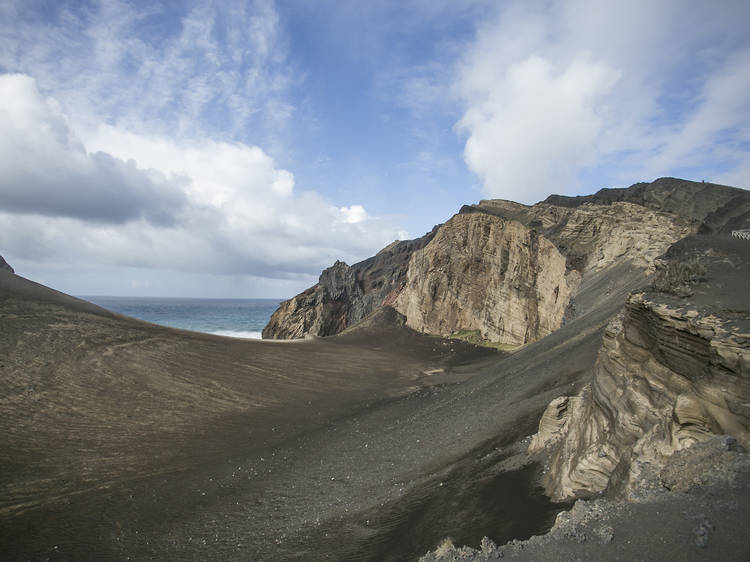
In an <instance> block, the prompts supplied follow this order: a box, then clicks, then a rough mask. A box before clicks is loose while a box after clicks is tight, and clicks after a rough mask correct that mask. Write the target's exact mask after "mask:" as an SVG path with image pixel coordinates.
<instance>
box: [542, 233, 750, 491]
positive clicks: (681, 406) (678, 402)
mask: <svg viewBox="0 0 750 562" xmlns="http://www.w3.org/2000/svg"><path fill="white" fill-rule="evenodd" d="M748 295H750V244H748V243H747V242H746V241H743V240H737V239H733V238H730V237H728V236H726V235H724V236H692V237H688V238H686V239H684V240H682V241H680V242H678V243H677V244H675V245H674V246H673V247H672V248H671V249H670V251H669V252H668V253H667V254H666V255H665V258H664V260H663V261H662V262H661V264H660V268H659V271H658V272H657V275H656V276H655V278H654V280H653V284H652V287H651V290H649V291H643V292H636V293H634V294H632V295H631V296H630V298H629V299H628V301H627V305H626V306H625V308H624V310H623V311H622V313H621V314H620V315H618V316H616V317H615V318H614V319H613V320H612V321H611V322H610V324H609V327H608V328H607V331H606V333H605V336H604V339H603V344H602V349H601V351H600V353H599V357H598V359H597V363H596V367H595V374H594V378H593V381H592V383H591V384H590V385H588V386H587V387H586V388H585V389H584V390H583V391H582V393H581V394H579V395H578V396H577V397H571V398H569V399H568V400H566V399H561V400H557V401H556V403H555V404H552V405H551V406H550V408H549V409H548V413H547V414H546V415H545V418H546V419H545V423H543V424H542V425H543V426H544V427H540V430H541V431H540V434H539V436H538V437H537V439H536V441H535V444H534V445H535V447H536V448H540V447H541V446H543V445H544V444H545V443H546V444H548V445H551V446H552V448H553V450H554V454H553V459H552V462H551V468H550V472H549V474H548V476H547V480H546V486H547V489H548V492H549V493H550V495H552V496H553V497H556V498H567V497H571V496H573V495H580V494H582V493H586V492H588V493H592V492H602V491H605V490H609V491H610V492H613V493H622V494H624V495H626V496H628V497H638V496H639V495H641V494H642V493H643V490H642V488H643V486H644V485H647V483H648V482H649V481H650V479H652V478H653V473H654V471H658V470H660V469H661V467H662V466H664V465H665V463H666V462H667V459H668V458H669V457H670V456H671V455H672V454H673V453H674V452H675V451H679V450H682V449H684V448H686V447H689V446H690V445H692V444H693V443H696V442H699V441H703V440H705V439H707V438H708V437H710V436H711V435H721V434H731V435H733V436H734V437H736V439H737V440H738V441H739V443H740V444H741V445H742V446H744V447H745V448H750V296H748ZM563 402H564V403H565V407H564V408H563V407H562V405H563ZM553 420H556V421H553Z"/></svg>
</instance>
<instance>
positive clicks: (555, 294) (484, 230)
mask: <svg viewBox="0 0 750 562" xmlns="http://www.w3.org/2000/svg"><path fill="white" fill-rule="evenodd" d="M566 272H567V271H566V265H565V258H564V257H563V256H562V255H561V254H560V252H559V251H558V249H557V248H556V247H555V245H554V244H552V243H551V242H550V241H548V240H547V239H545V238H543V237H541V236H539V235H538V234H536V233H535V232H534V231H533V230H530V229H529V228H527V227H525V226H523V225H522V224H521V223H519V222H516V221H512V220H505V219H502V218H499V217H497V216H493V215H488V214H484V213H471V214H459V215H456V216H454V217H453V218H451V219H450V220H449V221H448V222H446V223H445V224H444V225H442V226H441V227H440V229H439V230H438V231H437V234H436V235H435V237H434V238H433V239H432V240H431V241H430V243H429V244H427V245H426V246H425V247H424V248H422V249H420V250H418V251H416V252H414V254H413V255H412V256H411V259H410V261H409V268H408V270H407V273H406V284H405V286H404V288H403V290H402V291H401V293H400V294H399V296H398V298H397V299H396V306H395V308H396V310H398V311H399V312H401V313H402V314H404V315H405V316H406V319H407V320H406V323H407V325H408V326H409V327H411V328H413V329H415V330H418V331H421V332H428V333H432V334H439V335H443V336H448V335H450V334H452V333H453V332H455V331H456V330H471V331H473V330H478V331H479V333H480V335H481V337H482V338H483V339H485V340H491V341H495V342H501V343H505V344H512V345H520V344H524V343H527V342H531V341H535V340H537V339H539V338H541V337H544V336H546V335H547V334H549V333H551V332H552V331H554V330H556V329H557V328H559V327H560V323H561V321H562V318H563V315H564V313H565V308H566V307H567V305H568V302H569V299H570V292H571V291H570V287H569V286H568V281H567V279H566Z"/></svg>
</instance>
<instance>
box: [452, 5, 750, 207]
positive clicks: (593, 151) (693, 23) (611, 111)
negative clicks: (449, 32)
mask: <svg viewBox="0 0 750 562" xmlns="http://www.w3.org/2000/svg"><path fill="white" fill-rule="evenodd" d="M748 17H750V8H748V5H747V3H743V2H734V1H728V2H726V3H723V4H722V8H721V9H720V10H717V9H715V7H713V6H710V5H708V4H705V3H702V2H677V1H670V2H659V3H656V4H654V3H653V2H641V1H634V2H627V3H624V2H615V1H612V2H609V1H603V2H597V3H596V4H591V3H590V2H584V1H581V0H569V1H564V2H555V3H552V4H549V5H545V7H544V9H542V8H541V7H540V6H538V5H533V4H529V3H524V2H512V3H505V4H504V5H503V7H502V8H501V9H499V11H498V13H497V14H496V17H495V18H493V19H491V21H490V22H489V23H486V24H484V25H482V26H480V28H479V30H478V32H477V35H476V37H475V39H474V41H473V42H472V43H471V44H470V45H469V46H468V48H467V51H466V53H465V55H464V56H463V59H462V61H461V63H460V65H459V70H458V75H457V77H458V80H457V85H456V89H457V92H458V95H459V96H460V97H461V99H462V100H463V103H464V106H465V112H464V115H463V117H462V119H461V120H460V121H459V123H458V125H457V129H458V131H459V132H461V133H462V134H464V135H466V144H465V150H464V159H465V161H466V163H467V165H468V166H469V168H470V169H471V170H472V171H473V172H475V173H476V174H477V175H478V176H479V178H480V179H481V180H482V184H483V189H484V192H485V193H486V194H487V195H489V196H492V197H504V198H509V199H514V200H518V201H523V202H527V203H531V202H534V201H537V200H539V199H540V198H542V197H544V196H545V195H546V194H548V193H550V192H552V191H554V192H563V193H565V192H573V191H575V190H576V189H577V188H578V187H579V185H580V181H581V176H582V174H585V173H590V172H591V171H592V170H593V169H596V170H597V171H598V172H599V174H598V175H599V176H606V177H608V178H609V179H610V180H611V182H612V184H617V183H618V182H621V181H625V182H628V181H633V180H635V179H648V178H653V177H655V176H659V175H673V174H686V175H689V174H690V172H691V170H693V169H700V170H702V171H703V173H706V172H708V173H713V174H714V176H715V177H717V178H718V177H733V178H736V177H737V172H738V171H741V170H743V169H747V167H748V164H750V157H748V151H747V150H746V146H747V143H748V142H750V131H749V130H748V129H749V125H750V117H749V115H748V103H749V102H748V99H749V98H748V97H747V95H745V90H746V84H747V81H748V74H747V72H748V70H747V69H748V66H747V65H748V62H750V56H748V39H747V34H746V22H747V21H748ZM733 171H734V173H733ZM701 179H702V178H701ZM706 179H708V178H706ZM744 183H745V184H747V178H746V179H745V182H744Z"/></svg>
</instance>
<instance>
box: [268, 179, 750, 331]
mask: <svg viewBox="0 0 750 562" xmlns="http://www.w3.org/2000/svg"><path fill="white" fill-rule="evenodd" d="M749 217H750V194H748V192H746V191H743V190H739V189H736V188H732V187H726V186H718V185H714V184H705V183H699V182H689V181H685V180H678V179H674V178H661V179H659V180H656V181H655V182H653V183H650V184H645V183H643V184H635V185H633V186H631V187H629V188H625V189H604V190H601V191H599V192H598V193H596V194H594V195H589V196H586V197H563V196H551V197H549V198H548V199H547V200H545V201H544V202H542V203H537V204H536V205H532V206H526V205H521V204H519V203H513V202H510V201H503V200H488V201H481V202H480V203H479V204H477V205H470V206H464V207H463V208H462V209H461V211H460V213H459V214H458V215H456V216H455V217H453V218H452V219H450V220H449V221H448V222H446V223H445V224H443V225H439V226H437V227H435V229H433V231H432V232H431V233H429V234H427V235H425V236H424V237H422V238H419V239H417V240H413V241H406V242H397V243H394V244H392V245H390V246H388V247H387V248H385V249H383V250H382V251H381V252H380V253H378V255H376V256H374V257H372V258H369V259H368V260H365V261H363V262H360V263H358V264H355V265H353V266H351V267H350V266H347V265H346V264H343V263H341V262H337V263H336V264H335V265H334V266H333V267H332V268H329V269H327V270H326V271H324V272H323V274H322V275H321V277H320V281H319V282H318V284H316V285H315V286H313V287H311V288H310V289H308V290H307V291H305V292H303V293H301V294H300V295H297V296H296V297H294V298H293V299H291V300H289V301H286V302H284V303H282V305H281V307H280V308H279V310H277V311H276V313H275V314H274V315H273V317H272V318H271V321H270V322H269V324H268V326H266V328H265V329H264V330H263V337H265V338H281V339H283V338H297V337H304V336H307V335H315V336H327V335H332V334H336V333H339V332H340V331H342V330H344V329H345V328H347V327H348V326H351V325H353V324H355V323H356V322H359V321H360V320H362V319H363V318H365V317H366V316H367V315H369V314H371V313H372V312H373V311H374V310H375V309H377V308H378V307H380V306H383V305H386V306H394V307H395V308H396V309H397V310H399V312H401V313H402V314H404V315H405V316H406V319H407V320H406V321H407V324H408V325H409V326H411V327H413V328H415V329H417V330H420V331H426V332H430V333H436V334H441V335H450V334H452V333H454V332H457V331H469V332H472V333H478V334H479V336H480V337H481V338H483V339H486V340H492V341H498V342H502V343H507V344H513V345H516V344H522V343H526V342H529V341H534V340H536V339H539V338H540V337H543V336H545V335H546V334H548V333H550V332H551V331H553V330H555V329H557V328H558V327H559V326H560V324H561V322H562V321H563V318H564V317H567V315H565V314H564V313H565V308H566V306H568V305H569V303H570V300H571V298H574V297H575V295H576V291H577V287H578V286H579V283H580V282H581V281H582V279H583V278H585V277H586V276H588V275H592V274H597V273H598V272H601V271H604V270H607V269H608V268H610V267H614V266H617V265H622V264H624V263H627V264H630V266H632V267H635V268H639V269H642V270H645V271H649V272H650V271H653V270H654V268H655V263H656V258H657V257H658V256H660V255H661V254H663V253H664V252H665V251H666V250H667V248H669V247H670V245H672V244H673V243H674V242H676V241H677V240H679V239H681V238H683V237H684V236H687V235H688V234H691V233H696V232H703V233H710V232H725V231H727V229H729V228H739V227H740V226H741V225H742V224H745V223H746V222H747V220H750V219H749ZM561 258H563V259H562V262H561ZM568 312H569V313H571V314H573V315H575V307H574V306H573V305H571V306H570V307H569V308H568Z"/></svg>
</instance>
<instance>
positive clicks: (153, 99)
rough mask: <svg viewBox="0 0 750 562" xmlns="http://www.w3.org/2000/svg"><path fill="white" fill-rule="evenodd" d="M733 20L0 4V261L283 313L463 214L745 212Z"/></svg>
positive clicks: (304, 2) (580, 8)
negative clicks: (673, 184)
mask: <svg viewBox="0 0 750 562" xmlns="http://www.w3.org/2000/svg"><path fill="white" fill-rule="evenodd" d="M748 85H750V3H748V2H747V1H746V0H741V1H731V0H717V1H715V2H705V1H692V0H674V1H673V0H660V1H659V2H653V1H650V0H649V1H640V0H633V1H630V2H622V1H609V0H599V1H597V2H590V1H588V0H586V1H584V0H580V1H579V0H570V1H539V2H529V1H519V2H515V1H512V0H510V1H503V2H498V1H496V0H492V1H484V0H464V1H461V2H455V1H452V0H412V1H409V0H379V1H377V2H372V1H359V0H349V1H341V0H278V1H276V2H274V1H272V0H247V1H245V0H222V1H217V2H210V1H201V2H191V1H179V0H171V1H161V2H160V1H154V0H149V1H140V0H89V1H69V0H18V1H16V0H3V1H2V2H0V255H3V256H4V257H5V258H6V260H7V261H8V262H9V263H10V264H11V265H12V266H13V267H14V268H15V269H16V272H17V273H18V274H20V275H23V276H24V277H27V278H30V279H33V280H35V281H38V282H41V283H44V284H46V285H49V286H52V287H54V288H56V289H58V290H62V291H64V292H67V293H71V294H74V295H127V296H177V297H269V298H288V297H290V296H292V295H294V294H296V293H298V292H300V291H301V290H303V289H305V288H306V287H309V286H311V285H313V284H314V283H315V282H316V281H317V278H318V275H319V274H320V271H321V270H322V269H323V268H325V267H328V266H330V265H332V264H333V263H334V262H335V261H336V260H339V259H340V260H344V261H346V262H347V263H350V264H352V263H356V262H357V261H360V260H362V259H365V258H367V257H369V256H370V255H373V254H374V253H376V252H377V251H378V250H379V249H380V248H382V247H384V246H386V245H387V244H389V243H390V242H392V241H393V240H396V239H408V238H414V237H418V236H421V235H422V234H424V233H425V232H427V231H429V230H430V229H431V228H432V226H433V225H434V224H437V223H441V222H445V221H446V220H447V219H449V218H450V217H451V216H452V215H453V214H454V213H456V212H457V211H458V210H459V209H460V207H461V205H463V204H467V203H475V202H477V201H479V200H481V199H487V198H503V199H511V200H514V201H518V202H521V203H526V204H531V203H534V202H537V201H539V200H542V199H544V198H546V197H547V196H548V195H549V194H551V193H559V194H567V195H576V194H586V193H593V192H595V191H597V190H598V189H601V188H604V187H624V186H628V185H631V184H633V183H636V182H639V181H652V180H654V179H656V178H658V177H662V176H675V177H682V178H686V179H693V180H707V181H713V182H718V183H724V184H728V185H734V186H737V187H743V188H748V187H750V93H749V92H750V90H748Z"/></svg>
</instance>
